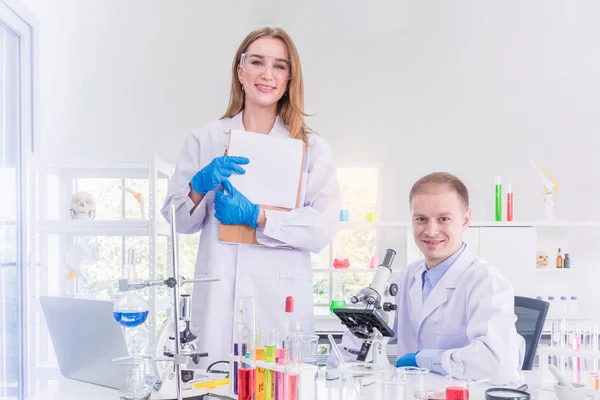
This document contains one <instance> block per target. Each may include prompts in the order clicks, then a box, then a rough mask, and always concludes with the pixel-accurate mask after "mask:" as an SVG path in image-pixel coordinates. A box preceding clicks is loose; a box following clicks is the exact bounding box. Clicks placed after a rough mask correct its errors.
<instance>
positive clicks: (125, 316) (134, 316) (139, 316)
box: [113, 311, 149, 328]
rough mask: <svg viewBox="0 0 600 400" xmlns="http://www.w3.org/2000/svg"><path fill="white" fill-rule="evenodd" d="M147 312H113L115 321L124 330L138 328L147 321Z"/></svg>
mask: <svg viewBox="0 0 600 400" xmlns="http://www.w3.org/2000/svg"><path fill="white" fill-rule="evenodd" d="M148 314H149V311H141V312H138V311H133V312H116V311H115V312H113V315H114V316H115V320H116V321H117V322H118V323H119V324H121V325H122V326H124V327H126V328H135V327H137V326H140V325H141V324H143V323H144V322H146V319H148Z"/></svg>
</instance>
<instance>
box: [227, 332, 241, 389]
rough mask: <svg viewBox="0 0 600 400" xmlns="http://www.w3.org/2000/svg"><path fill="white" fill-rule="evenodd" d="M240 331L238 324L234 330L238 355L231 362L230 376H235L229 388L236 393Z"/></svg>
mask: <svg viewBox="0 0 600 400" xmlns="http://www.w3.org/2000/svg"><path fill="white" fill-rule="evenodd" d="M238 331H239V328H238V327H237V326H236V328H235V329H234V330H233V355H234V356H237V357H235V360H234V361H233V363H231V368H230V369H231V371H230V373H229V376H231V377H232V378H233V379H230V380H229V390H230V391H231V392H232V393H234V394H238V365H239V361H238V357H239V355H240V348H239V344H240V343H239V338H238Z"/></svg>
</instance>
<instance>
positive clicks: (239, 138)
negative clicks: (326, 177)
mask: <svg viewBox="0 0 600 400" xmlns="http://www.w3.org/2000/svg"><path fill="white" fill-rule="evenodd" d="M230 135H231V137H230V139H229V148H228V150H227V154H228V155H229V156H242V157H247V158H248V159H250V163H249V164H246V165H242V166H241V167H242V168H244V169H245V170H246V173H245V174H243V175H239V174H235V173H234V174H233V175H231V177H230V178H229V181H230V182H231V183H232V184H233V186H235V188H236V189H237V190H239V191H240V192H242V193H243V194H244V196H246V197H247V198H248V199H249V200H250V201H251V202H253V203H255V204H260V205H265V206H274V207H283V208H290V209H291V208H296V200H297V197H298V184H299V182H300V174H301V173H302V155H303V152H304V142H302V140H298V139H290V138H281V137H273V136H269V135H264V134H260V133H253V132H246V131H240V130H232V131H231V133H230Z"/></svg>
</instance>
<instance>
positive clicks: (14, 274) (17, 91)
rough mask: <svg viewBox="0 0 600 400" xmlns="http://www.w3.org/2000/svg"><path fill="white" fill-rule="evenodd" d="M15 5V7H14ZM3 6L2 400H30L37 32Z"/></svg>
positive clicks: (0, 80)
mask: <svg viewBox="0 0 600 400" xmlns="http://www.w3.org/2000/svg"><path fill="white" fill-rule="evenodd" d="M11 4H12V3H11ZM26 20H27V19H26V18H25V16H24V15H20V14H17V12H16V11H15V10H13V9H11V8H9V7H8V6H7V5H6V4H5V3H3V2H0V182H2V191H0V302H1V303H0V346H1V347H0V398H3V399H22V398H24V397H25V395H26V390H25V388H26V387H27V382H25V377H26V376H27V374H26V368H27V363H26V360H27V357H26V351H27V348H26V346H25V340H24V338H26V337H27V331H26V326H27V325H26V323H25V322H24V321H25V319H24V311H23V310H24V309H25V308H26V306H27V304H26V298H27V297H26V295H25V293H24V289H25V288H26V282H25V281H24V277H25V276H26V271H25V269H26V268H27V263H26V260H27V257H26V254H27V249H26V243H27V240H26V238H27V232H26V229H25V228H26V226H27V223H26V217H27V215H26V211H27V202H26V200H27V197H26V195H25V193H26V187H27V186H26V185H27V182H26V179H25V177H26V171H25V169H26V165H27V164H26V161H27V157H28V155H29V153H30V149H31V142H32V137H33V130H32V129H33V123H32V118H33V99H32V95H31V92H32V91H31V88H32V86H31V85H32V81H33V79H32V76H33V61H32V57H31V54H32V52H31V48H32V47H31V46H32V27H31V26H30V25H28V24H27V23H26V22H25V21H26Z"/></svg>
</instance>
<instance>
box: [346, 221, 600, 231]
mask: <svg viewBox="0 0 600 400" xmlns="http://www.w3.org/2000/svg"><path fill="white" fill-rule="evenodd" d="M411 226H412V223H411V222H410V221H396V222H393V221H391V222H383V221H382V222H366V221H342V222H340V223H339V228H340V229H376V228H383V227H389V228H409V227H411ZM470 226H471V227H473V228H482V227H563V228H582V227H590V228H596V227H598V228H600V221H561V220H556V221H510V222H509V221H472V222H471V225H470Z"/></svg>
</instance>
